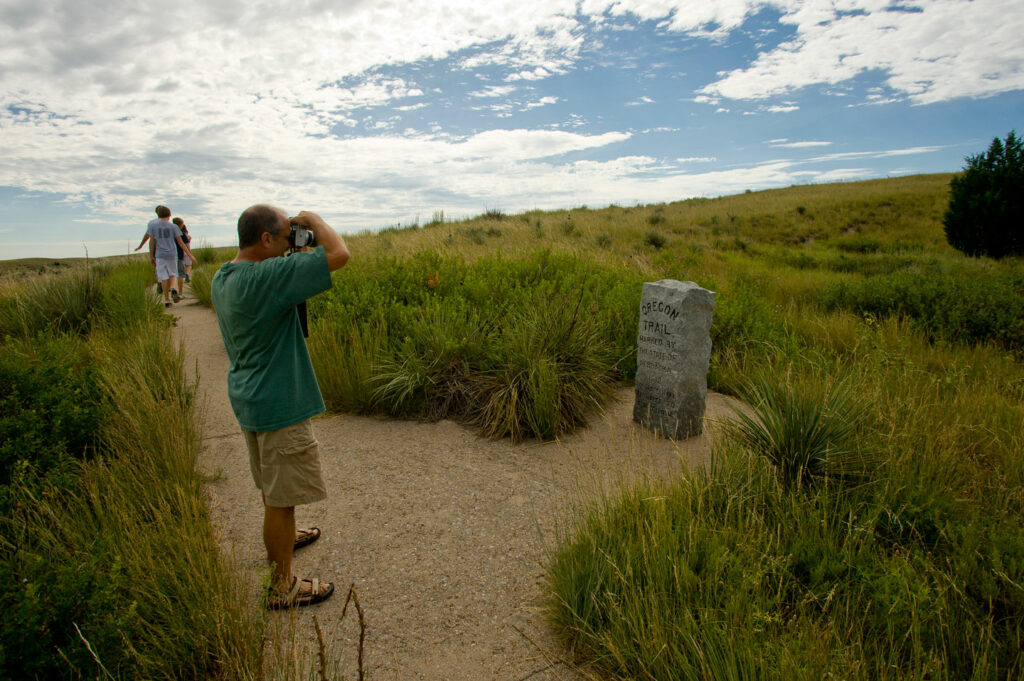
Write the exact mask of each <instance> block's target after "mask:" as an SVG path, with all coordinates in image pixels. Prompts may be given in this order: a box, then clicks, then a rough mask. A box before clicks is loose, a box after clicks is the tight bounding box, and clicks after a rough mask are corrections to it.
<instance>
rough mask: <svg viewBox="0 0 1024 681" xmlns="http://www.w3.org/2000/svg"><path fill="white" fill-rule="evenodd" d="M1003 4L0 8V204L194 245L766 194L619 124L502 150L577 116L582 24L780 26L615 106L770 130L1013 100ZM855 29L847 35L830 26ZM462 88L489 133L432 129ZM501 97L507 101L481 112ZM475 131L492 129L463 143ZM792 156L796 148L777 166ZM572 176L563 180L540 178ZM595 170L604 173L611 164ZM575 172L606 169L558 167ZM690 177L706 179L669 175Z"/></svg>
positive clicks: (568, 126) (1009, 8) (461, 102)
mask: <svg viewBox="0 0 1024 681" xmlns="http://www.w3.org/2000/svg"><path fill="white" fill-rule="evenodd" d="M1019 1H1020V0H976V1H975V2H966V0H930V1H929V2H927V3H925V2H923V0H905V1H904V2H903V5H902V6H905V7H908V8H913V7H919V8H920V10H921V11H916V12H908V11H894V10H893V9H892V3H891V2H890V1H889V0H838V1H837V2H836V3H819V2H803V1H802V0H710V1H709V2H700V3H698V2H693V1H692V0H687V1H686V2H684V1H683V0H580V1H578V0H492V1H491V2H488V3H480V2H479V1H478V0H449V1H446V2H444V3H425V2H408V0H404V1H402V2H399V1H398V0H376V1H375V2H372V3H371V2H367V1H366V0H356V1H354V2H349V3H324V2H312V3H301V2H300V3H286V2H284V1H283V0H268V1H267V2H263V3H251V2H245V1H243V0H221V1H220V2H216V3H211V2H205V1H200V0H179V1H178V2H175V3H171V4H165V5H162V6H160V7H149V8H148V9H147V10H146V11H141V10H140V9H139V8H138V7H137V4H136V3H132V2H128V0H109V1H108V2H103V3H83V2H81V1H80V0H38V1H34V0H13V1H12V0H7V1H6V2H4V3H2V4H0V148H2V149H3V153H2V154H0V186H8V187H15V188H21V189H25V190H31V191H37V192H52V193H56V194H59V195H67V196H68V197H69V199H68V200H69V201H71V202H81V203H82V204H83V205H84V206H85V207H86V210H85V211H83V212H90V211H94V212H95V214H102V215H103V220H104V221H105V222H110V223H117V222H119V221H123V223H124V224H126V225H133V226H137V225H138V221H139V219H140V215H148V214H149V213H150V211H151V206H152V205H153V204H154V202H160V201H161V200H164V198H165V197H181V200H182V201H184V200H186V199H187V200H188V201H189V202H191V203H192V204H193V205H196V206H198V208H196V215H195V217H196V219H197V221H199V222H204V221H205V222H209V223H212V222H217V221H221V222H227V223H229V224H230V223H232V222H233V221H234V219H235V217H236V216H237V213H238V211H239V210H240V208H241V207H244V206H245V205H248V204H249V203H252V202H254V201H258V200H271V201H274V202H278V203H281V204H282V205H284V206H294V207H296V208H298V207H303V206H315V207H318V208H319V209H320V210H326V211H330V210H337V211H339V213H340V212H341V211H344V215H343V216H336V217H340V219H343V220H345V221H349V222H355V221H364V222H365V221H371V222H373V223H377V224H379V223H381V222H385V221H386V220H381V219H380V217H379V216H380V215H381V212H382V211H384V210H387V211H392V210H393V211H394V212H396V213H400V211H402V210H405V209H410V210H412V209H413V207H415V209H416V210H421V209H422V207H421V206H422V203H424V202H426V203H428V204H429V202H430V201H431V199H430V198H429V197H431V196H433V195H434V194H437V193H441V194H443V195H445V196H460V195H461V196H462V197H463V198H462V199H453V200H461V201H464V204H465V205H467V206H469V204H471V203H475V207H476V208H479V203H480V197H493V196H496V195H498V193H499V192H507V196H509V197H511V198H509V200H508V204H509V205H512V203H513V200H517V201H518V200H520V199H521V200H522V202H523V205H526V206H528V205H531V204H534V203H537V202H538V197H539V196H544V197H548V198H547V199H545V200H546V201H549V203H548V204H547V205H550V206H552V207H556V206H559V205H565V204H566V203H580V202H583V203H590V204H597V203H600V202H601V200H602V199H601V197H602V196H608V197H611V198H609V199H608V200H616V201H629V200H630V199H632V198H636V197H645V198H646V197H651V196H655V192H661V194H660V195H661V196H663V197H665V198H671V197H672V196H673V193H674V194H675V195H677V196H688V195H693V194H694V193H695V192H696V193H702V192H707V193H715V194H721V193H725V192H727V191H728V190H729V187H736V188H738V189H739V190H742V189H744V188H746V187H748V186H766V184H770V183H771V182H775V181H777V182H778V183H782V184H785V183H787V182H792V181H793V180H794V178H800V177H804V175H799V174H797V171H796V170H793V168H792V167H791V165H789V162H788V161H785V160H778V161H775V162H773V163H771V164H765V165H763V166H762V165H757V164H754V163H750V164H748V165H750V166H751V167H750V168H748V169H746V170H743V169H741V170H736V171H732V170H730V171H721V172H720V173H719V174H715V173H705V174H697V175H694V174H675V175H671V174H668V175H665V176H664V177H661V178H659V177H654V176H653V175H655V174H656V173H665V172H674V171H675V170H678V167H676V168H673V169H671V170H670V171H665V170H664V169H663V168H661V167H660V166H658V165H657V164H655V163H654V162H653V161H650V160H649V159H647V157H643V156H634V155H627V154H630V153H631V152H629V151H628V150H622V149H621V148H617V147H615V146H614V145H616V144H620V143H622V142H625V141H627V140H629V139H630V134H629V133H628V132H622V131H620V130H621V129H623V128H625V129H629V123H627V122H623V123H621V124H620V123H619V122H618V120H617V119H614V118H612V117H610V116H608V117H606V115H605V114H606V112H605V111H603V110H601V109H600V108H599V105H596V104H595V105H594V107H593V108H586V109H582V108H581V109H576V110H575V112H573V113H565V112H563V111H562V109H563V107H551V109H550V110H549V111H550V113H549V112H548V111H541V112H535V113H532V114H530V119H531V121H533V120H536V119H539V118H541V117H542V115H543V114H548V115H549V118H548V120H543V121H542V122H540V123H537V125H538V127H541V128H545V129H539V130H527V129H523V125H524V124H523V123H519V122H517V121H516V119H515V116H516V115H517V114H520V113H521V112H523V111H527V110H535V109H537V108H539V107H544V106H549V105H552V104H555V103H556V102H564V103H565V104H566V107H564V108H568V107H569V106H572V107H574V108H575V107H576V105H577V103H578V101H579V98H578V97H577V93H576V92H574V91H573V90H572V89H571V88H566V89H565V90H563V89H560V86H561V85H562V81H557V80H553V79H556V78H559V77H562V76H565V75H566V74H570V73H571V72H573V70H574V69H578V68H579V67H580V60H581V59H582V58H584V57H585V56H586V51H585V49H584V48H585V47H586V46H588V40H589V39H590V38H591V37H592V34H589V33H588V31H589V30H590V29H591V28H592V26H593V25H594V24H596V25H599V26H602V27H603V28H604V29H607V30H608V31H613V30H614V31H618V30H621V31H626V30H629V31H634V30H637V29H638V27H639V26H640V24H639V23H638V22H641V21H653V22H661V29H660V31H661V32H662V33H665V32H676V33H678V34H680V36H681V35H687V36H700V37H701V39H702V40H703V39H705V38H706V39H710V40H711V42H710V43H708V42H705V43H704V45H703V46H704V47H707V46H709V45H710V46H712V48H721V49H725V47H727V46H726V44H725V43H724V42H722V39H723V38H724V37H725V36H727V35H728V34H729V33H730V32H731V31H734V30H736V29H737V28H739V27H740V26H742V25H743V22H744V21H745V19H747V18H749V17H750V16H752V15H753V14H755V13H756V12H760V11H762V10H764V9H766V8H767V9H774V10H778V11H779V12H781V13H782V16H783V21H784V22H787V23H788V24H789V25H790V26H792V28H793V30H794V35H793V37H792V39H791V40H789V41H788V42H786V43H785V44H783V45H779V46H775V47H766V48H761V49H762V50H763V51H762V53H761V54H760V56H758V57H757V58H756V59H755V60H754V61H753V62H751V63H750V64H749V65H748V66H747V67H745V68H741V69H736V70H733V71H729V72H726V73H722V74H720V76H719V77H717V78H716V80H715V82H713V83H710V84H708V85H707V86H706V87H704V88H703V89H701V90H700V91H699V92H696V93H688V92H686V93H673V95H672V97H657V99H658V100H659V101H657V102H655V101H654V98H651V97H643V98H641V99H638V100H636V102H635V103H636V104H647V105H649V106H647V107H643V108H640V109H635V110H634V111H635V112H643V113H644V114H649V113H652V112H658V111H664V110H666V108H667V107H668V106H669V100H672V101H671V103H672V105H677V103H678V98H679V97H687V96H690V95H691V94H692V95H693V96H692V101H698V102H701V103H706V104H710V105H712V106H714V107H717V111H718V112H719V113H723V114H725V113H729V109H728V108H726V106H728V105H729V104H728V102H727V101H726V100H729V99H733V100H746V99H749V100H755V101H757V102H758V103H759V104H760V105H761V106H760V107H759V110H760V111H772V110H776V111H779V110H792V108H795V107H796V106H797V104H795V103H792V102H789V101H783V100H785V99H786V97H785V95H786V94H787V93H789V92H791V91H793V90H795V89H798V88H800V87H803V86H806V85H814V84H825V85H831V86H832V87H831V89H832V90H834V91H836V92H839V93H843V94H847V95H849V94H851V93H852V92H853V89H852V88H851V87H848V86H847V85H845V84H846V83H848V81H849V79H850V78H853V77H855V76H857V75H859V74H864V73H866V72H877V73H881V74H882V75H883V76H884V78H885V79H886V82H885V87H883V88H881V89H877V90H875V91H871V92H869V93H868V94H867V97H866V98H864V100H865V101H864V102H862V103H865V104H880V103H883V102H887V101H891V100H894V99H899V98H901V97H902V98H910V99H912V100H913V101H915V102H918V103H928V102H934V101H941V100H943V99H949V98H953V97H959V96H965V95H968V96H985V95H989V94H994V93H997V92H1003V91H1006V90H1008V89H1013V88H1024V75H1022V73H1024V56H1022V43H1021V41H1020V39H1019V36H1020V35H1022V34H1024V24H1022V21H1024V18H1022V17H1024V12H1020V11H1019V7H1016V6H1015V5H1017V4H1019ZM836 8H841V9H842V10H843V12H842V13H839V12H838V10H837V9H836ZM858 9H862V10H864V12H865V13H860V14H858V13H852V14H851V13H850V11H852V10H858ZM591 22H593V23H591ZM644 30H649V25H648V26H647V27H646V28H645V29H644ZM620 35H623V36H625V34H624V33H620ZM628 37H633V36H628ZM669 37H670V38H671V37H672V36H669ZM609 42H611V41H609ZM594 44H595V43H593V42H591V43H589V45H594ZM637 59H639V57H638V58H637ZM659 59H660V57H659ZM442 60H447V61H446V62H444V65H445V67H446V68H448V69H450V71H452V72H454V73H453V75H454V76H455V77H454V78H453V79H452V81H457V82H458V83H460V86H459V87H461V88H462V89H461V90H459V92H458V93H455V92H454V90H455V87H454V86H452V85H451V82H450V81H442V80H440V79H435V80H434V81H430V80H428V79H426V78H422V79H421V78H420V74H422V73H424V72H425V70H426V69H427V68H429V67H430V65H431V64H436V63H438V62H441V61H442ZM613 65H614V64H613ZM584 66H586V65H584ZM618 66H619V67H621V65H618ZM601 68H606V66H602V67H601ZM608 68H610V66H608ZM460 70H462V71H464V73H460V72H459V71H460ZM581 70H582V69H581ZM478 76H486V78H487V80H486V82H488V83H495V82H498V83H503V84H501V85H486V86H483V85H481V86H477V85H473V86H472V87H478V88H479V89H478V90H477V92H476V93H475V94H476V95H477V96H476V97H474V100H475V101H474V102H473V103H474V104H476V105H478V106H479V107H480V108H484V109H486V110H487V111H489V112H490V113H488V114H486V116H487V120H486V121H484V122H480V121H481V120H482V119H479V118H474V119H473V120H472V121H469V122H463V121H460V124H461V125H464V126H465V127H458V128H456V127H455V126H451V127H449V125H448V123H449V122H450V119H449V118H444V117H443V115H442V111H441V110H444V109H447V110H449V111H457V112H464V111H466V110H468V109H469V108H470V105H469V104H468V103H467V94H466V92H465V87H466V85H465V83H467V82H469V83H479V82H480V80H479V79H478ZM544 80H548V81H549V82H548V83H542V82H541V81H544ZM440 82H443V87H438V85H439V83H440ZM679 82H681V81H679ZM544 86H548V87H547V89H544ZM516 88H521V89H522V91H523V92H526V91H529V96H526V95H523V96H521V97H517V99H519V100H520V101H515V102H501V101H500V100H501V99H504V98H508V97H510V96H512V94H513V92H515V91H516ZM442 90H443V91H442ZM652 92H653V90H652ZM608 94H615V93H608ZM770 98H778V99H774V100H772V101H765V100H769V99H770ZM607 100H608V101H610V102H612V103H613V104H615V105H616V106H618V102H621V101H622V99H621V98H614V97H608V98H607ZM723 103H724V105H723ZM801 105H803V106H806V105H805V104H803V102H801ZM427 106H430V109H429V111H430V119H427V120H425V119H423V118H421V116H423V113H425V112H423V110H424V109H426V107H427ZM382 109H383V113H382V112H381V110H382ZM736 110H737V111H738V110H739V107H736ZM416 112H421V113H416ZM746 113H748V114H749V113H753V112H750V111H748V112H746ZM392 114H404V115H405V116H404V117H402V116H397V115H392ZM473 115H474V116H477V117H478V116H479V114H473ZM556 115H557V116H558V118H554V116H556ZM496 117H501V118H503V119H507V120H502V121H501V124H502V125H504V126H505V127H506V128H508V129H503V130H484V129H478V128H475V127H474V126H480V127H481V128H482V127H484V126H486V125H493V123H494V119H495V118H496ZM453 118H454V117H453ZM525 118H526V117H524V120H525ZM762 118H767V117H763V116H762ZM612 121H615V122H612ZM755 122H756V121H755ZM662 123H668V124H671V125H675V126H679V129H681V130H682V129H698V128H691V121H686V122H685V124H684V123H683V120H682V119H681V118H680V117H679V116H678V115H675V112H673V115H672V116H663V117H661V118H659V119H656V118H654V116H650V117H649V120H646V119H645V120H643V121H642V122H638V123H636V125H637V127H643V126H650V127H645V131H658V130H664V129H665V127H666V126H663V125H659V124H662ZM417 127H418V128H419V132H417V130H416V128H417ZM375 128H376V129H377V130H378V132H376V133H371V132H367V131H368V130H373V129H375ZM558 128H564V129H565V130H559V129H558ZM616 128H618V129H616ZM467 130H469V131H473V132H468V133H467V132H465V131H467ZM775 134H778V133H775ZM360 135H367V136H362V137H360ZM664 137H668V136H664ZM787 142H788V141H787ZM723 143H725V142H724V141H723ZM784 143H785V142H784ZM801 144H802V145H807V144H810V143H801V142H799V141H798V142H793V143H791V146H792V148H799V147H798V146H796V145H801ZM623 146H624V145H623ZM936 148H937V147H920V148H914V149H911V150H895V151H882V152H857V151H855V152H850V154H852V155H848V156H845V157H844V156H841V155H833V156H832V157H820V159H818V161H819V162H825V161H830V162H833V163H841V162H843V161H844V160H846V159H861V158H863V159H871V158H884V157H886V155H899V154H902V153H906V154H909V153H927V152H928V151H933V150H935V149H936ZM570 152H571V153H574V154H575V155H574V156H573V163H569V162H566V161H564V160H560V159H558V156H559V155H561V154H566V153H570ZM616 153H622V154H623V156H622V157H621V158H609V157H613V156H615V154H616ZM633 153H635V152H633ZM681 153H686V152H685V151H680V150H678V149H674V150H672V151H667V152H664V153H662V156H663V157H669V156H671V155H676V154H681ZM586 154H590V155H591V156H592V157H594V158H600V159H606V160H601V161H595V160H579V159H580V157H581V156H585V155H586ZM703 162H710V160H709V157H708V158H705V157H691V158H685V159H679V160H677V161H676V163H703ZM864 165H867V163H865V164H864ZM857 171H859V169H856V168H855V169H851V170H849V171H848V172H857ZM800 172H803V173H807V172H812V171H811V170H807V169H806V167H805V168H804V169H802V170H801V171H800ZM813 172H814V173H817V172H818V171H817V170H813ZM829 172H837V171H829ZM815 176H817V175H815ZM714 182H721V183H722V185H721V186H720V187H719V186H716V185H714V184H713V183H714ZM563 183H565V184H564V186H563ZM588 183H589V184H588ZM527 192H534V195H533V196H531V197H529V198H527ZM460 193H461V194H460ZM168 200H169V199H168ZM503 202H504V200H503ZM562 202H564V203H562ZM335 206H337V207H338V208H337V209H334V208H333V207H335ZM453 208H455V207H454V206H453ZM472 208H473V206H470V209H472ZM86 217H89V216H86Z"/></svg>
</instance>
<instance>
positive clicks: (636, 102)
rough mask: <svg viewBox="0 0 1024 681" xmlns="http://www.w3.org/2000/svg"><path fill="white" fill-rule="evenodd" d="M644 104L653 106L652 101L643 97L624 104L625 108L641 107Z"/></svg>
mask: <svg viewBox="0 0 1024 681" xmlns="http://www.w3.org/2000/svg"><path fill="white" fill-rule="evenodd" d="M644 104H654V100H653V99H651V98H650V97H648V96H647V95H644V96H643V97H640V99H634V100H633V101H632V102H626V106H642V105H644Z"/></svg>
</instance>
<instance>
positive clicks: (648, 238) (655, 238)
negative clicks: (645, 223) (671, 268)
mask: <svg viewBox="0 0 1024 681" xmlns="http://www.w3.org/2000/svg"><path fill="white" fill-rule="evenodd" d="M644 243H645V244H647V245H648V246H654V248H656V249H661V248H663V247H664V246H665V244H666V243H668V239H667V238H666V237H665V235H664V234H662V233H661V232H659V231H657V230H654V229H652V230H649V231H648V232H647V234H645V235H644Z"/></svg>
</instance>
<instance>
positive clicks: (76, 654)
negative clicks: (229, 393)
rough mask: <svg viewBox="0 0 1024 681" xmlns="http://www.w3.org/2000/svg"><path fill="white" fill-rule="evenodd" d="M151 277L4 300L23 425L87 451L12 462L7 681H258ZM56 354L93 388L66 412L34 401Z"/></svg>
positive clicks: (190, 390)
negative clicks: (51, 430)
mask: <svg viewBox="0 0 1024 681" xmlns="http://www.w3.org/2000/svg"><path fill="white" fill-rule="evenodd" d="M147 269H148V268H145V267H143V268H137V267H134V266H132V267H129V268H126V269H115V270H113V271H104V270H95V271H92V272H89V273H76V274H75V275H74V276H72V277H71V278H68V279H65V280H62V281H61V280H52V281H46V282H38V283H33V284H30V285H28V286H27V287H26V288H25V289H23V290H22V291H21V293H20V295H23V296H29V297H30V298H31V300H24V299H16V300H10V299H7V300H5V301H4V305H5V309H6V310H7V311H8V316H6V317H5V319H4V324H5V325H6V326H5V328H6V329H7V334H8V336H7V338H6V341H5V344H4V350H5V352H18V353H20V357H21V358H22V363H23V365H24V366H25V367H27V368H26V369H25V370H24V372H22V373H20V374H19V373H15V372H14V371H13V369H11V368H5V369H4V371H3V376H2V378H3V380H4V381H5V382H6V381H7V380H14V381H15V383H14V385H15V386H16V387H17V389H18V390H19V392H18V396H19V399H20V400H21V403H22V404H21V406H22V412H20V413H19V416H21V417H25V415H26V414H29V413H30V412H31V410H32V409H33V406H34V405H35V408H39V407H40V406H42V407H48V408H49V413H48V421H49V423H51V424H61V423H68V424H70V425H71V426H72V428H71V429H70V430H68V431H67V432H68V433H69V434H74V433H79V432H80V433H83V434H85V435H87V436H88V441H89V443H90V444H89V447H90V450H91V454H90V455H89V456H86V457H84V458H82V457H81V452H79V451H76V447H77V446H80V445H76V444H75V442H76V441H74V440H72V439H71V438H70V435H69V436H68V437H56V438H51V439H50V440H49V441H48V445H47V447H48V449H47V451H48V452H50V457H51V458H50V459H43V458H40V457H38V456H37V453H38V450H35V449H34V448H33V447H26V448H25V449H23V450H21V451H20V452H18V454H19V457H18V458H17V459H16V460H15V461H14V462H13V463H10V466H9V469H11V470H15V471H18V474H17V475H14V476H8V477H7V483H8V484H6V485H5V486H4V492H5V494H4V497H3V501H4V508H3V517H2V518H0V573H2V578H0V607H2V609H3V612H4V613H5V615H4V618H3V624H0V670H2V671H0V676H3V677H5V678H83V677H85V678H104V679H119V678H132V679H134V678H224V679H251V678H255V677H256V675H257V672H258V666H259V660H260V655H261V646H262V629H263V626H262V618H261V616H260V615H258V614H256V613H254V612H253V611H252V609H251V606H250V604H249V602H248V601H249V599H248V597H247V594H245V593H244V591H243V590H242V587H241V585H240V584H239V582H238V579H237V577H236V575H235V574H234V573H233V572H232V571H231V570H229V569H228V568H227V566H225V565H224V564H223V563H222V562H221V560H220V558H219V556H218V554H217V551H216V542H215V540H214V537H213V534H212V530H211V526H210V521H209V516H208V513H207V510H206V508H205V497H204V495H203V493H202V489H201V478H200V475H199V473H198V472H197V471H196V470H195V467H194V464H195V455H196V452H197V450H198V444H199V423H198V421H197V416H196V412H195V409H194V395H195V386H194V385H192V384H189V383H188V382H187V381H186V379H185V375H184V371H183V355H182V352H183V351H182V349H181V348H180V347H179V348H175V347H173V346H172V345H171V341H170V334H169V329H168V326H167V323H166V320H167V319H168V317H166V316H165V315H163V314H162V313H161V307H160V305H159V301H158V300H157V299H156V297H155V296H154V295H152V294H151V293H146V291H145V289H146V288H147V287H146V284H147V283H148V279H147V278H146V277H147V276H148V275H147V274H146V273H145V270H147ZM57 289H63V291H61V292H60V293H56V292H55V291H56V290H57ZM40 294H42V295H40ZM62 304H66V305H67V311H66V312H61V310H62V309H63V308H62ZM42 309H45V310H48V311H49V312H50V314H49V315H40V314H39V311H40V310H42ZM12 311H13V312H12ZM47 317H49V319H47ZM12 320H13V321H12ZM60 348H64V350H60V352H62V353H63V355H61V356H69V357H73V358H74V361H75V362H76V363H77V364H78V367H77V369H76V371H77V372H86V375H87V376H88V377H89V378H88V379H87V380H86V382H85V383H83V384H81V385H80V386H77V387H76V386H74V385H71V386H70V387H71V388H72V389H74V390H78V392H76V393H73V394H72V395H71V397H72V398H73V399H72V400H70V401H51V402H43V401H40V400H42V399H43V398H45V399H50V398H48V397H47V396H48V395H50V394H52V392H51V390H50V389H49V388H48V387H47V385H46V383H45V380H44V379H45V377H46V373H45V372H46V367H47V366H50V365H51V364H52V363H53V362H54V359H55V357H56V356H57V355H55V353H56V352H58V351H59V349H60ZM57 366H59V365H57ZM25 372H28V373H25ZM33 372H36V373H33ZM40 372H41V373H40ZM55 375H56V374H55ZM79 388H80V389H79ZM81 404H85V405H88V406H89V407H90V409H89V410H87V411H83V410H81V409H80V408H79V407H80V406H81ZM6 416H7V414H5V417H6ZM20 425H21V426H22V428H24V427H25V426H26V425H31V423H30V422H29V421H26V420H24V418H22V423H21V424H20ZM57 432H60V431H59V429H57ZM5 463H8V462H5ZM6 472H8V471H5V473H6Z"/></svg>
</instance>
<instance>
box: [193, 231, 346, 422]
mask: <svg viewBox="0 0 1024 681" xmlns="http://www.w3.org/2000/svg"><path fill="white" fill-rule="evenodd" d="M329 288H331V271H330V269H329V268H328V267H327V253H326V252H325V251H324V249H323V247H317V248H316V249H315V250H313V251H310V252H306V253H295V254H293V255H290V256H288V257H282V258H268V259H267V260H264V261H262V262H237V263H236V262H228V263H224V265H222V266H221V268H220V269H219V270H218V271H217V273H216V274H215V275H214V276H213V282H212V284H211V297H212V299H213V306H214V309H215V310H216V311H217V323H218V324H219V325H220V335H221V337H223V339H224V347H225V348H226V349H227V351H228V359H230V360H231V368H230V370H229V371H228V397H229V398H230V400H231V408H232V409H234V411H235V416H236V417H237V418H238V423H239V425H241V426H242V428H244V429H245V430H251V431H254V432H258V433H259V432H265V431H268V430H277V429H278V428H284V427H285V426H290V425H292V424H293V423H298V422H299V421H302V420H304V419H308V418H310V417H312V416H315V415H317V414H320V413H322V412H323V411H324V399H323V396H321V395H320V386H318V385H317V382H316V375H315V374H314V373H313V364H312V362H310V360H309V350H308V349H307V348H306V339H305V338H304V337H303V336H302V327H301V326H300V325H299V314H298V309H297V307H296V306H297V305H298V304H299V303H301V302H302V301H304V300H306V299H307V298H310V297H312V296H314V295H316V294H317V293H320V292H322V291H326V290H327V289H329Z"/></svg>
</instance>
